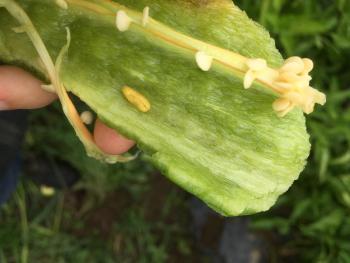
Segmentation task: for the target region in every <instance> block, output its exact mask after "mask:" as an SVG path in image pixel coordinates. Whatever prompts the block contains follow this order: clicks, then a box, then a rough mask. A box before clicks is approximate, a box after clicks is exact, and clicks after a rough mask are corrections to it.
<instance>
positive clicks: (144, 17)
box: [142, 6, 149, 27]
mask: <svg viewBox="0 0 350 263" xmlns="http://www.w3.org/2000/svg"><path fill="white" fill-rule="evenodd" d="M148 20H149V7H148V6H146V7H145V8H144V9H143V12H142V26H143V27H145V26H146V25H147V23H148Z"/></svg>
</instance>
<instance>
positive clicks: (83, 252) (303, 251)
mask: <svg viewBox="0 0 350 263" xmlns="http://www.w3.org/2000/svg"><path fill="white" fill-rule="evenodd" d="M236 3H237V4H238V5H239V6H240V7H242V9H244V10H246V12H247V13H248V14H249V16H251V17H253V18H254V19H255V20H257V21H259V22H260V23H262V24H263V25H264V26H265V27H266V28H268V29H269V31H270V33H271V35H272V36H273V37H274V38H275V39H276V44H277V46H278V48H279V49H280V50H281V51H282V52H283V54H284V56H285V57H287V56H290V55H299V56H306V57H311V58H312V59H313V60H314V61H315V63H316V68H315V70H314V74H313V77H314V79H313V84H314V85H315V86H316V87H318V88H321V89H322V90H323V91H325V92H326V93H327V96H328V97H327V98H328V101H327V104H326V106H325V107H322V108H317V110H316V112H315V113H313V114H311V115H310V116H308V118H307V126H308V130H309V132H310V135H311V138H310V140H311V143H312V145H313V149H312V152H311V155H310V157H309V161H308V165H307V167H306V169H305V171H304V172H303V173H302V175H301V177H300V179H299V180H298V181H297V182H296V183H295V184H294V185H293V187H292V188H291V189H290V191H289V192H288V193H287V194H285V195H284V196H282V197H281V198H280V200H279V201H278V203H277V205H276V206H275V207H274V208H273V209H272V210H270V211H269V212H266V213H262V214H259V215H256V216H252V217H251V220H252V227H253V228H254V229H255V230H256V231H259V233H261V235H262V236H263V237H264V238H266V240H267V241H268V242H269V244H270V262H319V263H321V262H322V263H326V262H329V263H331V262H332V263H333V262H350V239H349V236H350V125H349V123H350V108H349V106H350V103H349V102H350V100H349V98H350V91H349V90H350V89H349V88H350V87H349V86H350V84H349V83H350V74H349V71H350V66H349V57H350V12H349V10H350V1H349V0H335V1H330V0H329V1H326V0H309V1H303V0H294V1H287V0H262V1H255V0H239V1H236ZM31 123H32V125H31V127H30V130H29V133H28V135H27V139H26V151H25V156H26V158H29V157H31V158H34V159H36V160H38V159H39V160H41V159H43V156H47V157H45V158H44V160H45V162H47V163H49V164H50V167H51V168H52V167H53V168H54V169H53V170H54V171H55V173H56V174H58V175H59V174H60V173H61V171H60V169H59V166H60V163H61V162H62V161H64V162H68V163H69V165H70V166H72V167H74V168H75V169H76V170H77V171H79V173H80V174H81V175H82V178H81V180H80V182H79V184H78V185H76V187H75V188H74V189H73V190H67V189H63V190H60V191H57V192H56V194H55V195H54V196H52V197H49V198H48V197H44V196H43V195H42V194H41V193H40V190H39V187H38V186H36V185H34V184H33V183H31V182H30V180H26V179H25V177H26V176H28V174H24V176H23V179H24V180H22V181H23V182H22V184H21V186H19V188H18V190H17V193H16V195H15V197H14V198H13V199H12V200H11V201H10V202H9V203H8V204H7V205H6V206H5V207H4V208H3V209H2V214H1V217H0V224H1V227H0V244H1V246H0V262H44V263H45V262H48V263H51V262H77V263H79V262H183V261H189V262H192V261H199V262H204V261H205V258H203V257H201V256H200V255H199V252H198V250H197V249H196V247H195V242H194V240H193V237H192V236H193V235H192V231H191V229H190V227H189V226H190V220H191V219H190V216H189V212H188V210H189V209H188V207H187V205H186V200H187V198H188V195H187V194H186V193H184V192H183V191H181V190H180V189H178V188H177V187H175V186H174V185H172V184H170V183H169V182H168V181H167V180H166V179H163V178H162V177H161V176H160V175H159V174H157V172H156V171H155V170H154V168H153V167H151V166H150V165H148V164H146V163H145V162H144V161H143V160H139V161H136V162H132V163H128V164H124V165H117V166H108V165H105V164H101V163H99V162H95V161H92V160H91V159H88V158H87V157H85V154H84V152H83V149H82V147H81V146H80V144H79V142H78V141H77V139H76V138H75V136H74V134H73V133H72V132H71V129H70V128H69V126H68V124H67V122H66V121H65V120H63V118H62V115H61V113H60V110H59V109H58V107H57V105H54V106H51V107H50V108H49V110H48V109H46V110H39V111H35V112H33V114H32V116H31ZM48 127H49V128H48ZM42 142H45V143H42ZM55 167H56V168H55ZM180 211H181V213H180Z"/></svg>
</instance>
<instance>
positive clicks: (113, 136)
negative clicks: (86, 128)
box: [94, 119, 135, 154]
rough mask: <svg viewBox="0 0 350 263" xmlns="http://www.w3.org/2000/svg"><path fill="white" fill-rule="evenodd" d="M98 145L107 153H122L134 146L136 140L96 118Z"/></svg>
mask: <svg viewBox="0 0 350 263" xmlns="http://www.w3.org/2000/svg"><path fill="white" fill-rule="evenodd" d="M94 139H95V143H96V145H97V146H98V147H99V148H100V149H101V150H102V151H104V152H105V153H108V154H122V153H125V152H127V151H128V150H129V149H130V148H131V147H133V146H134V144H135V143H134V142H133V141H131V140H129V139H126V138H124V137H123V136H122V135H120V134H118V133H117V132H116V131H114V130H113V129H111V128H109V127H108V126H106V125H105V124H103V123H102V122H101V121H100V120H98V119H97V120H96V122H95V129H94Z"/></svg>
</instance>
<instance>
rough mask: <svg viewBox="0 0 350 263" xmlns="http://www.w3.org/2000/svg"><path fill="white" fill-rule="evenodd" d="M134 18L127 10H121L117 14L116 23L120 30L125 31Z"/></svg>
mask: <svg viewBox="0 0 350 263" xmlns="http://www.w3.org/2000/svg"><path fill="white" fill-rule="evenodd" d="M131 22H132V20H131V18H130V17H129V16H128V15H127V14H126V12H125V11H123V10H119V11H118V12H117V14H116V19H115V23H116V26H117V28H118V30H119V31H121V32H125V31H127V30H128V29H129V27H130V24H131Z"/></svg>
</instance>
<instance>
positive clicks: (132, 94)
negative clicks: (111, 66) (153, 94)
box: [122, 86, 151, 112]
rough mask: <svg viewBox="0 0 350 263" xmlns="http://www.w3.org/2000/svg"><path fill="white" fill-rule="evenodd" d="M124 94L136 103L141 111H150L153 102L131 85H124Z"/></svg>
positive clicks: (131, 101)
mask: <svg viewBox="0 0 350 263" xmlns="http://www.w3.org/2000/svg"><path fill="white" fill-rule="evenodd" d="M122 92H123V95H124V96H125V98H126V99H127V100H128V101H129V102H130V103H131V104H132V105H134V106H135V107H136V108H137V109H138V110H139V111H141V112H148V111H149V110H150V109H151V104H150V103H149V101H148V100H147V99H146V98H145V96H143V95H142V94H141V93H139V92H137V91H136V90H134V89H132V88H130V87H129V86H124V87H123V88H122Z"/></svg>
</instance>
